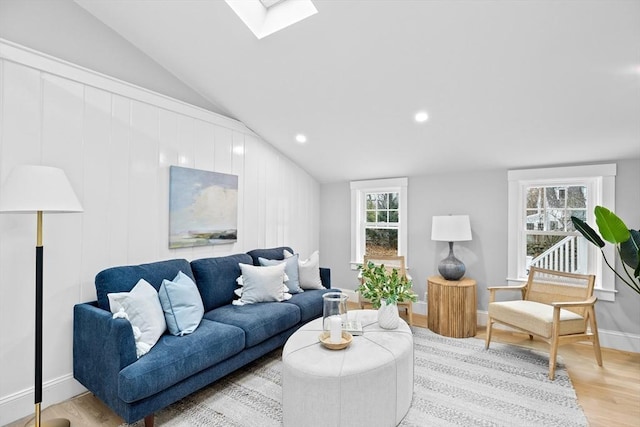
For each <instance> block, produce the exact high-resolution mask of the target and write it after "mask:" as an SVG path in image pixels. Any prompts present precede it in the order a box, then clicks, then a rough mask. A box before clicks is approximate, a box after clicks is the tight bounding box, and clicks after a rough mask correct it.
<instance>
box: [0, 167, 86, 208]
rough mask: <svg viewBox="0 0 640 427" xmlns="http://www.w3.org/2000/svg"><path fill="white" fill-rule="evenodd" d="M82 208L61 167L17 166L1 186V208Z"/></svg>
mask: <svg viewBox="0 0 640 427" xmlns="http://www.w3.org/2000/svg"><path fill="white" fill-rule="evenodd" d="M37 211H42V212H54V213H55V212H82V206H81V205H80V202H79V201H78V198H77V197H76V194H75V193H74V191H73V188H72V187H71V184H70V183H69V180H68V179H67V175H66V174H65V173H64V171H63V170H62V169H58V168H54V167H50V166H32V165H23V166H16V167H15V168H14V169H13V170H12V171H11V173H10V174H9V176H8V177H7V179H6V181H5V182H4V185H3V186H2V188H1V189H0V212H16V213H25V212H37Z"/></svg>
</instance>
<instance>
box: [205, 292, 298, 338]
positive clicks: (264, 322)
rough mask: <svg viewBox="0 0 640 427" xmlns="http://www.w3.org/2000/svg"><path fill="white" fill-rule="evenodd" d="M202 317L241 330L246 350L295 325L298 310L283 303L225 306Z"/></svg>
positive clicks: (291, 305)
mask: <svg viewBox="0 0 640 427" xmlns="http://www.w3.org/2000/svg"><path fill="white" fill-rule="evenodd" d="M204 317H205V319H209V320H214V321H216V322H220V323H225V324H227V325H234V326H237V327H238V328H240V329H242V330H243V331H244V333H245V341H246V347H247V348H248V347H253V346H254V345H256V344H260V343H261V342H262V341H264V340H266V339H269V338H271V337H273V336H275V335H278V334H279V333H280V332H284V331H286V330H287V329H289V328H291V327H293V326H295V325H297V324H298V322H300V309H299V308H298V307H296V306H295V305H293V304H287V303H284V302H261V303H256V304H247V305H225V306H223V307H219V308H216V309H215V310H211V311H209V312H208V313H205V315H204Z"/></svg>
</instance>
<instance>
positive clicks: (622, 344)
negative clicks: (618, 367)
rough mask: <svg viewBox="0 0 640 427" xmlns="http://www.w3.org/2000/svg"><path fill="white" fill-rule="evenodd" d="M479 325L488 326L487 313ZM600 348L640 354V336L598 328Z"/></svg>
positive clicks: (480, 318)
mask: <svg viewBox="0 0 640 427" xmlns="http://www.w3.org/2000/svg"><path fill="white" fill-rule="evenodd" d="M478 325H480V326H486V325H487V312H486V311H480V310H478ZM494 328H496V329H503V330H513V329H512V328H509V327H507V326H504V325H501V324H497V323H496V324H494ZM598 336H599V338H600V346H601V347H606V348H612V349H614V350H620V351H630V352H632V353H640V335H638V334H631V333H627V332H618V331H610V330H607V329H600V328H598Z"/></svg>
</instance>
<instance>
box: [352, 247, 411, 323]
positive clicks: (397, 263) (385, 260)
mask: <svg viewBox="0 0 640 427" xmlns="http://www.w3.org/2000/svg"><path fill="white" fill-rule="evenodd" d="M363 261H364V265H366V264H367V263H368V262H372V263H374V264H375V265H384V266H385V269H386V270H388V271H391V270H393V269H396V270H398V274H399V275H400V276H406V277H407V278H408V279H409V280H411V276H409V275H408V274H407V268H406V266H405V262H404V256H401V255H400V256H391V255H390V256H372V255H365V256H364V260H363ZM360 281H361V282H362V278H361V277H360ZM359 298H360V308H361V309H363V308H368V307H371V306H372V304H371V301H368V300H367V299H365V298H363V297H362V295H359ZM401 307H404V308H405V310H406V313H407V320H408V323H409V325H410V326H413V302H411V301H404V302H399V303H398V308H401Z"/></svg>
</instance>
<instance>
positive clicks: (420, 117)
mask: <svg viewBox="0 0 640 427" xmlns="http://www.w3.org/2000/svg"><path fill="white" fill-rule="evenodd" d="M414 119H415V120H416V122H418V123H424V122H426V121H427V120H429V115H428V114H427V112H426V111H418V112H417V113H416V115H415V116H414Z"/></svg>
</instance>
